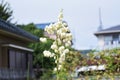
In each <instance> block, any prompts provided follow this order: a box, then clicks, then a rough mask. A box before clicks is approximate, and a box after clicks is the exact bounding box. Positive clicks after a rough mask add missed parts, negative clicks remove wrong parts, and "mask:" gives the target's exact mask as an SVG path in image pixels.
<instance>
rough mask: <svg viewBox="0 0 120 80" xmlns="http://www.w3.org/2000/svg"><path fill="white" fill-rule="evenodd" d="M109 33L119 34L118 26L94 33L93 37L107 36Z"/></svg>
mask: <svg viewBox="0 0 120 80" xmlns="http://www.w3.org/2000/svg"><path fill="white" fill-rule="evenodd" d="M109 33H120V25H117V26H113V27H110V28H107V29H103V30H100V31H97V32H95V35H99V34H109Z"/></svg>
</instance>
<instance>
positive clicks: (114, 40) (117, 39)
mask: <svg viewBox="0 0 120 80" xmlns="http://www.w3.org/2000/svg"><path fill="white" fill-rule="evenodd" d="M112 37H113V44H118V42H119V35H118V34H114V35H113V36H112Z"/></svg>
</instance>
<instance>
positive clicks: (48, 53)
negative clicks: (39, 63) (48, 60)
mask: <svg viewBox="0 0 120 80" xmlns="http://www.w3.org/2000/svg"><path fill="white" fill-rule="evenodd" d="M43 54H44V56H45V57H51V56H52V53H51V52H50V51H47V50H45V51H44V52H43Z"/></svg>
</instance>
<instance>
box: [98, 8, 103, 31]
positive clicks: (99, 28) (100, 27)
mask: <svg viewBox="0 0 120 80" xmlns="http://www.w3.org/2000/svg"><path fill="white" fill-rule="evenodd" d="M102 27H103V25H102V18H101V8H99V27H98V31H100V30H102Z"/></svg>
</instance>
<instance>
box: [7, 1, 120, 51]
mask: <svg viewBox="0 0 120 80" xmlns="http://www.w3.org/2000/svg"><path fill="white" fill-rule="evenodd" d="M5 1H7V2H8V3H9V4H10V6H11V9H12V10H13V12H14V13H13V18H14V19H13V21H12V22H17V23H18V24H28V23H31V22H33V23H35V24H37V23H47V22H56V21H57V17H58V14H59V12H60V10H61V9H63V14H64V21H66V22H67V23H68V26H69V28H70V30H71V32H72V35H73V40H74V41H73V42H74V46H73V47H74V48H75V49H78V50H82V49H93V48H95V49H97V45H98V41H97V38H96V36H94V33H95V32H96V31H97V28H98V26H99V8H101V16H102V23H103V29H105V28H109V27H111V26H115V25H119V24H120V0H5Z"/></svg>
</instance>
